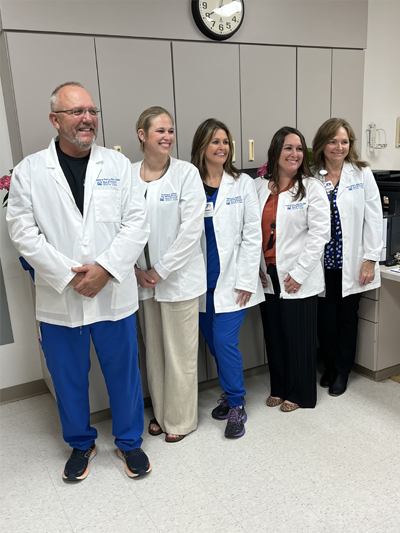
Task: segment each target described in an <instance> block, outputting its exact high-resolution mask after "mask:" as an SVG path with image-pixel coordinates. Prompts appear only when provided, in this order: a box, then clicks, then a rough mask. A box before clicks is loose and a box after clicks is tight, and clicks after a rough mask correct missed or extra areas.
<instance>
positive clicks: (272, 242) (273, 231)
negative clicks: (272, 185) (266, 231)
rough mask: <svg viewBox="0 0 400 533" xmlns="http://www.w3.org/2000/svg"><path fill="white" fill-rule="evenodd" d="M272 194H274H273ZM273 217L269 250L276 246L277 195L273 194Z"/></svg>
mask: <svg viewBox="0 0 400 533" xmlns="http://www.w3.org/2000/svg"><path fill="white" fill-rule="evenodd" d="M271 194H272V192H271ZM272 215H273V220H272V222H271V224H270V228H271V235H270V236H269V240H268V244H267V250H271V248H272V246H273V245H274V233H275V228H276V224H275V218H276V213H275V194H272Z"/></svg>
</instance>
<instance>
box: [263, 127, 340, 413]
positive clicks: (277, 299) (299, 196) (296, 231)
mask: <svg viewBox="0 0 400 533" xmlns="http://www.w3.org/2000/svg"><path fill="white" fill-rule="evenodd" d="M256 188H257V192H258V197H259V203H260V213H261V219H262V222H261V225H262V235H263V244H262V250H263V253H262V254H261V271H260V275H261V279H262V282H263V286H264V287H265V289H264V290H265V293H266V294H265V301H264V302H263V303H262V304H261V305H260V310H261V318H262V321H263V327H264V338H265V343H266V348H267V357H268V363H269V371H270V377H271V393H270V396H269V397H268V399H267V405H268V406H269V407H275V406H278V405H280V406H281V407H280V409H281V410H282V411H285V412H290V411H294V410H295V409H298V408H299V407H302V408H313V407H315V404H316V400H317V391H316V337H317V331H316V330H317V295H318V293H319V292H321V291H322V290H323V288H324V276H323V269H322V264H321V256H322V253H323V250H324V245H325V243H326V242H327V241H328V240H329V235H330V227H329V214H327V212H326V210H327V209H329V204H328V201H327V198H326V194H325V191H324V188H323V186H322V183H321V182H320V181H319V180H318V179H316V178H314V177H312V175H311V172H310V169H309V165H308V151H307V146H306V143H305V140H304V137H303V135H302V134H301V133H300V132H299V131H298V130H296V129H294V128H289V127H284V128H281V129H280V130H279V131H277V132H276V133H275V135H274V137H273V139H272V141H271V145H270V147H269V150H268V163H267V171H266V175H265V176H263V177H260V178H257V179H256Z"/></svg>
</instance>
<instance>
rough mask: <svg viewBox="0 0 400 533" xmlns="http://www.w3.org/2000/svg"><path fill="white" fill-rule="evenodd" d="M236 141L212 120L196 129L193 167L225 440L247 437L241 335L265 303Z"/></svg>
mask: <svg viewBox="0 0 400 533" xmlns="http://www.w3.org/2000/svg"><path fill="white" fill-rule="evenodd" d="M232 154H233V143H232V136H231V133H230V131H229V129H228V128H227V126H225V124H223V123H222V122H220V121H219V120H216V119H214V118H210V119H208V120H206V121H204V122H203V123H202V124H200V126H199V127H198V128H197V131H196V133H195V135H194V138H193V145H192V163H193V164H194V165H195V166H196V167H197V168H198V169H199V172H200V176H201V178H202V180H203V185H204V190H205V196H206V198H207V204H206V210H205V213H204V234H203V238H202V248H203V253H204V259H205V262H206V265H207V294H206V298H204V301H203V297H201V299H200V328H201V331H202V333H203V335H204V337H205V339H206V341H207V344H208V347H209V348H210V352H211V354H212V355H213V357H214V358H215V361H216V364H217V370H218V377H219V380H220V383H221V387H222V389H223V391H224V393H223V394H222V395H221V398H220V399H219V400H218V404H219V405H218V406H217V407H215V408H214V409H213V411H212V413H211V414H212V416H213V418H215V419H217V420H227V425H226V429H225V437H227V438H238V437H242V436H243V435H244V433H245V427H244V424H245V422H246V419H247V415H246V412H245V408H244V405H245V399H244V396H245V394H246V390H245V388H244V379H243V364H242V354H241V353H240V350H239V348H238V344H239V330H240V327H241V325H242V323H243V320H244V317H245V315H246V312H247V309H248V308H249V307H252V306H254V305H257V304H258V303H259V302H261V301H262V300H263V299H264V295H263V290H262V285H261V282H260V279H259V275H258V263H259V258H260V246H261V228H260V213H259V208H258V201H257V193H256V190H255V187H254V182H253V180H252V179H251V178H250V176H248V175H247V174H243V173H241V172H240V171H239V170H237V169H236V168H235V167H234V165H233V163H232Z"/></svg>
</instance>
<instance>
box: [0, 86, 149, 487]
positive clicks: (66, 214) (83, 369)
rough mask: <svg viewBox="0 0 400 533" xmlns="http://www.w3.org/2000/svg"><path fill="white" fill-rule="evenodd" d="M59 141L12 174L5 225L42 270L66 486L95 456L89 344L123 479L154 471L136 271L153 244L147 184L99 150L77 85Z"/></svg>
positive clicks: (91, 114) (39, 299)
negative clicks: (145, 444) (147, 435)
mask: <svg viewBox="0 0 400 533" xmlns="http://www.w3.org/2000/svg"><path fill="white" fill-rule="evenodd" d="M50 104H51V113H50V116H49V118H50V121H51V123H52V124H53V126H54V127H55V128H56V130H57V132H58V136H57V137H56V138H55V139H53V140H52V141H51V143H50V146H49V148H48V149H46V150H42V151H40V152H37V153H36V154H33V155H30V156H28V157H26V158H25V159H24V160H23V161H22V162H21V163H20V164H19V165H17V166H16V167H15V169H14V173H13V178H12V183H11V190H10V196H9V203H8V210H7V221H8V225H9V231H10V236H11V239H12V241H13V242H14V245H15V247H16V248H17V250H18V251H19V253H20V254H21V255H22V256H23V257H24V258H25V259H26V260H27V261H28V262H29V263H30V264H31V265H32V267H33V268H34V269H35V278H36V279H35V281H36V317H37V319H38V320H39V321H41V334H42V347H43V351H44V354H45V356H46V362H47V366H48V368H49V371H50V373H51V376H52V380H53V383H54V387H55V390H56V395H57V404H58V409H59V413H60V419H61V424H62V429H63V437H64V440H65V441H66V442H67V443H68V444H69V445H70V446H71V447H72V448H73V452H72V454H71V457H70V458H69V460H68V461H67V463H66V465H65V469H64V472H63V478H64V479H66V480H69V481H72V480H81V479H84V478H85V477H86V476H87V475H88V473H89V462H90V460H91V459H92V458H93V457H94V456H95V454H96V444H95V439H96V437H97V431H96V429H95V428H93V427H91V426H90V407H89V396H88V387H89V383H88V372H89V369H90V358H89V348H90V338H92V341H93V344H94V346H95V348H96V352H97V356H98V358H99V361H100V365H101V368H102V372H103V374H104V378H105V381H106V384H107V389H108V393H109V396H110V406H111V411H112V416H113V435H114V436H115V444H116V446H117V450H118V455H119V456H120V457H121V459H122V460H123V461H125V463H126V473H127V474H128V476H130V477H138V476H142V475H144V474H146V473H148V472H149V471H150V470H151V465H150V462H149V460H148V457H147V456H146V454H145V453H144V452H143V451H142V450H141V448H140V446H141V443H142V438H141V435H142V433H143V424H144V414H143V396H142V387H141V379H140V372H139V368H138V357H137V353H138V348H137V338H136V320H135V315H134V313H135V311H136V310H137V308H138V297H137V284H136V278H135V273H134V264H135V263H136V261H137V258H138V257H139V255H140V253H141V251H142V249H143V247H144V245H145V243H146V241H147V239H148V235H149V225H148V222H147V217H146V210H145V205H144V202H143V195H142V193H141V190H140V184H139V183H138V181H137V180H136V179H133V178H132V174H131V164H130V162H129V160H128V159H127V158H126V157H124V156H123V155H122V154H120V153H118V152H116V151H114V150H108V149H106V148H102V147H99V146H97V145H96V144H94V141H95V139H96V134H97V128H98V114H99V110H98V109H97V108H96V106H95V104H94V102H93V99H92V97H91V96H90V94H89V93H88V92H87V91H86V90H85V89H84V88H83V87H82V86H81V85H80V84H79V83H76V82H68V83H65V84H62V85H60V86H59V87H57V88H56V89H55V90H54V92H53V94H52V96H51V101H50Z"/></svg>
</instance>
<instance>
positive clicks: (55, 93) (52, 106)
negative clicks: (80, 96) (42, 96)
mask: <svg viewBox="0 0 400 533" xmlns="http://www.w3.org/2000/svg"><path fill="white" fill-rule="evenodd" d="M69 85H72V86H73V87H80V88H81V89H84V86H83V85H82V83H79V81H66V82H65V83H62V84H61V85H59V86H58V87H56V88H55V89H54V91H53V92H52V93H51V96H50V109H51V110H52V111H55V110H56V108H57V105H58V92H59V90H60V89H62V88H63V87H68V86H69Z"/></svg>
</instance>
